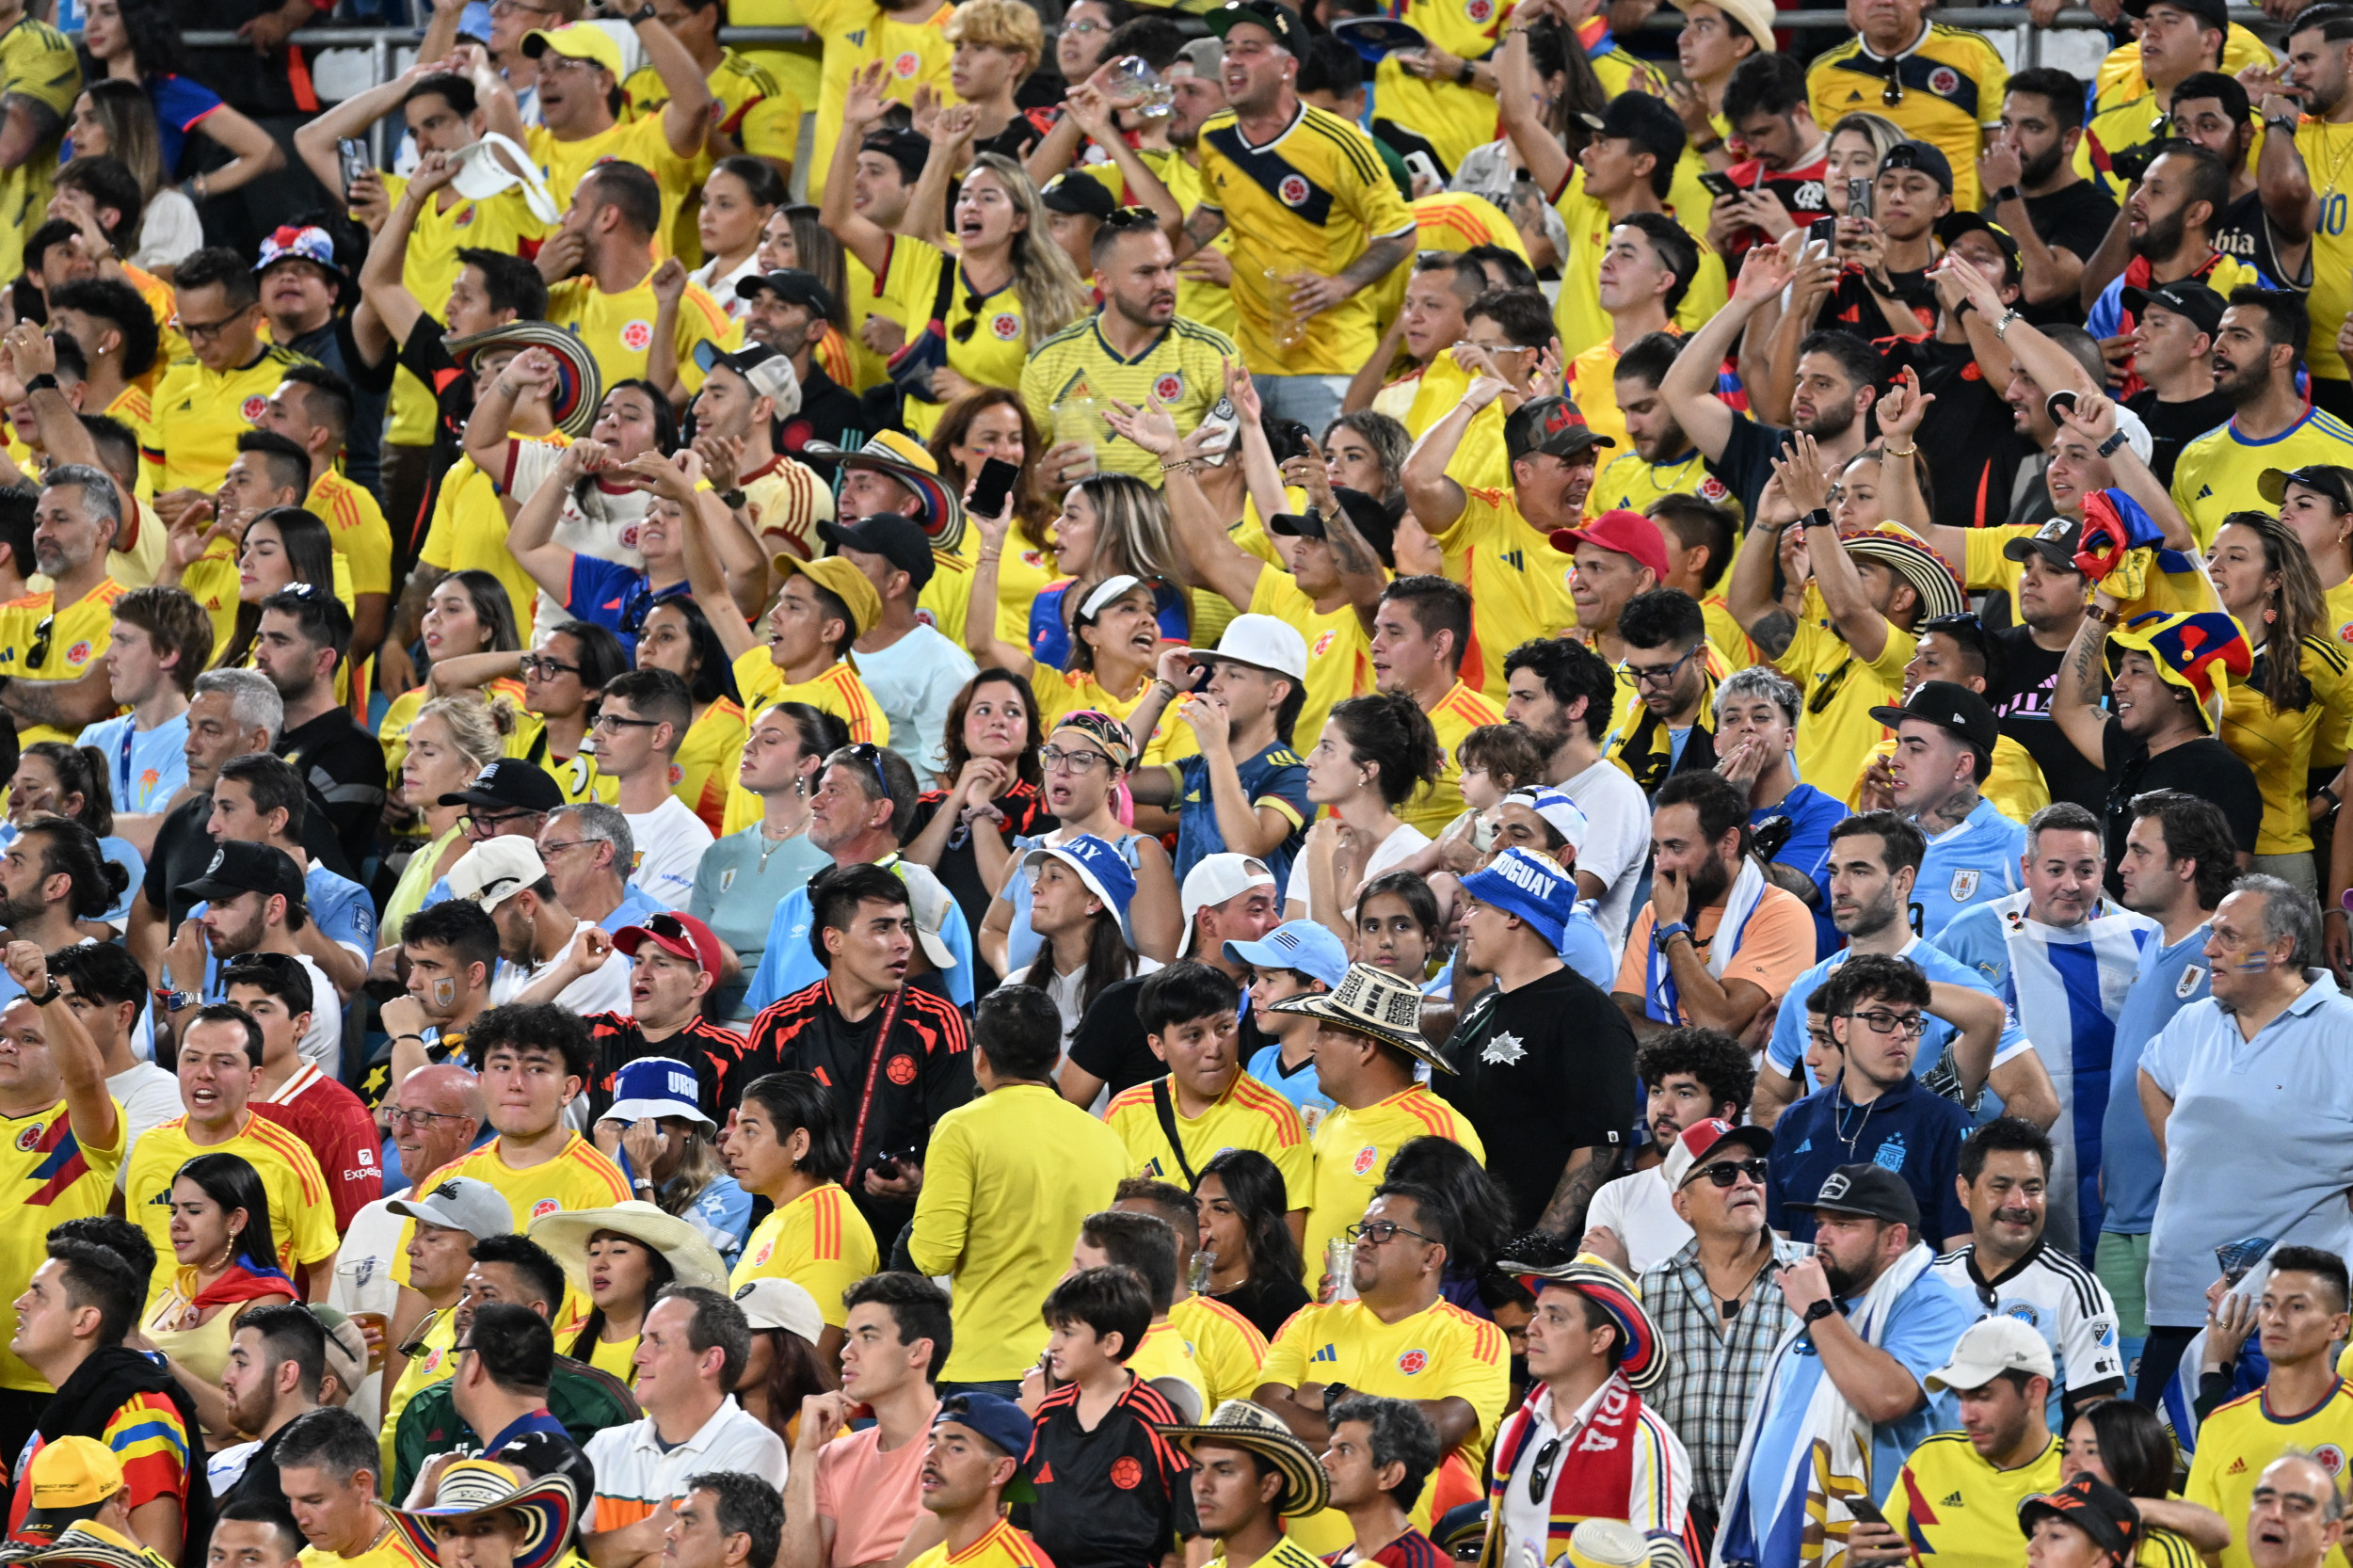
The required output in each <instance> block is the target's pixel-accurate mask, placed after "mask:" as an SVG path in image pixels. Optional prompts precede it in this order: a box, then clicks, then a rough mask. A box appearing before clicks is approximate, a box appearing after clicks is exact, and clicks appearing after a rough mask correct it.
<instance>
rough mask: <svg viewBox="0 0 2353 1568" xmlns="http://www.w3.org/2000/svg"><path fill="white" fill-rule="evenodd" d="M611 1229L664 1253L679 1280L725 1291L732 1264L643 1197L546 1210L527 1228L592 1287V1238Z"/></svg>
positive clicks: (573, 1277) (584, 1287)
mask: <svg viewBox="0 0 2353 1568" xmlns="http://www.w3.org/2000/svg"><path fill="white" fill-rule="evenodd" d="M600 1230H610V1231H614V1232H616V1233H617V1234H619V1235H622V1236H626V1237H629V1238H630V1239H631V1240H634V1241H639V1242H642V1243H644V1244H645V1245H646V1246H648V1247H650V1248H652V1249H653V1250H654V1251H655V1252H658V1253H660V1254H661V1255H662V1256H663V1257H664V1260H665V1261H667V1262H668V1263H669V1265H670V1272H672V1273H673V1274H675V1275H676V1276H677V1277H678V1283H679V1284H680V1285H699V1286H701V1287H702V1288H704V1289H706V1290H716V1291H719V1292H720V1293H721V1294H725V1293H726V1291H727V1288H728V1266H727V1264H726V1263H725V1262H724V1261H722V1260H721V1258H720V1256H719V1254H718V1250H717V1249H716V1248H714V1247H712V1244H711V1243H710V1242H709V1241H706V1240H703V1238H702V1233H701V1232H699V1231H697V1230H696V1228H695V1227H694V1226H693V1225H690V1224H687V1223H686V1222H685V1221H684V1220H681V1219H680V1218H679V1217H678V1216H677V1215H675V1214H669V1213H665V1212H664V1211H663V1210H662V1209H660V1208H655V1207H654V1206H653V1205H652V1204H649V1203H647V1202H646V1201H644V1200H643V1199H641V1198H630V1199H628V1200H626V1201H624V1202H621V1203H616V1204H614V1205H613V1206H612V1207H611V1208H574V1209H566V1210H559V1211H558V1212H556V1213H553V1214H546V1215H542V1216H540V1217H539V1218H538V1219H536V1220H534V1221H532V1222H531V1229H530V1230H529V1231H528V1232H527V1233H526V1234H528V1235H529V1236H530V1238H531V1239H532V1240H534V1241H536V1242H538V1243H539V1245H541V1246H543V1247H545V1248H546V1249H547V1250H548V1251H549V1252H550V1253H552V1254H553V1255H554V1256H555V1260H556V1261H557V1262H558V1263H560V1264H562V1265H563V1266H564V1277H565V1278H567V1279H568V1280H570V1281H571V1282H572V1283H573V1284H574V1285H576V1286H578V1287H579V1288H580V1291H581V1294H583V1295H586V1294H587V1292H588V1239H589V1238H590V1237H591V1236H594V1235H595V1234H596V1233H597V1232H598V1231H600Z"/></svg>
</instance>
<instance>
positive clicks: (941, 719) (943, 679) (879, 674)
mask: <svg viewBox="0 0 2353 1568" xmlns="http://www.w3.org/2000/svg"><path fill="white" fill-rule="evenodd" d="M979 668H980V666H979V665H978V664H974V663H973V662H972V656H971V655H970V654H968V653H967V652H965V651H964V649H962V648H958V647H957V646H956V645H955V644H954V643H952V642H950V641H949V640H948V639H947V638H946V637H944V636H942V635H941V634H940V632H938V630H937V629H936V628H934V627H929V626H918V627H917V628H916V629H915V630H914V631H912V632H908V633H907V634H906V635H905V636H904V637H902V638H900V639H899V640H898V641H897V642H895V643H892V644H891V645H890V646H889V647H888V648H882V649H880V650H878V651H876V652H873V653H868V652H866V651H865V650H864V649H860V650H859V652H858V655H857V678H858V679H859V680H863V681H864V682H866V689H867V690H868V691H870V692H872V693H873V694H874V701H875V703H876V704H877V705H879V706H880V707H881V709H882V711H883V717H885V718H887V719H888V720H889V721H890V742H891V745H892V747H893V748H894V749H895V750H897V752H898V753H899V755H900V756H902V757H904V758H905V759H906V760H907V761H908V763H909V764H910V765H911V766H912V767H913V768H914V769H915V776H916V777H917V778H918V779H920V780H921V781H922V785H923V787H924V788H925V789H927V790H928V789H931V788H933V787H934V786H935V785H936V783H937V782H938V778H939V770H940V769H941V768H942V767H945V766H946V765H947V760H948V758H947V752H946V751H945V749H944V747H945V744H946V742H947V738H948V706H949V704H951V703H952V702H954V701H955V699H956V694H957V693H958V692H960V691H962V690H963V689H964V684H965V682H966V681H968V680H971V679H972V677H973V674H974V673H975V672H976V671H977V670H978V669H979Z"/></svg>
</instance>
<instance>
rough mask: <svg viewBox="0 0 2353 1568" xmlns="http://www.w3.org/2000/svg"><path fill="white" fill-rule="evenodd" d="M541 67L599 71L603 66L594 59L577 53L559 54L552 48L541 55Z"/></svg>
mask: <svg viewBox="0 0 2353 1568" xmlns="http://www.w3.org/2000/svg"><path fill="white" fill-rule="evenodd" d="M539 69H540V70H542V71H598V70H601V69H602V68H601V67H600V66H599V65H598V64H597V62H596V61H594V60H585V59H582V58H581V57H580V56H577V55H559V54H557V53H556V52H555V51H554V50H552V49H551V50H549V51H548V52H547V53H546V54H544V55H542V56H539Z"/></svg>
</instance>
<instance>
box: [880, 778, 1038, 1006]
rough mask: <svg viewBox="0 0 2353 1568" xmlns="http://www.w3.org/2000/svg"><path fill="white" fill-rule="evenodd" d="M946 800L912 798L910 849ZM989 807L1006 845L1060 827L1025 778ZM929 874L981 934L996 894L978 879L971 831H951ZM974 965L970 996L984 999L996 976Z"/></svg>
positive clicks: (933, 795)
mask: <svg viewBox="0 0 2353 1568" xmlns="http://www.w3.org/2000/svg"><path fill="white" fill-rule="evenodd" d="M948 797H949V792H948V791H946V790H926V791H924V792H923V793H921V794H920V795H918V796H917V797H916V800H915V821H914V822H913V823H911V824H908V826H907V831H906V839H905V840H904V841H905V842H907V843H910V844H911V843H913V842H915V840H918V839H920V838H921V837H922V836H923V834H924V831H925V830H926V829H927V828H929V827H930V826H931V825H932V820H933V819H934V818H935V817H936V816H938V815H939V812H940V808H942V807H943V806H946V805H947V804H948ZM990 804H992V805H994V806H995V807H996V808H997V809H998V810H1000V811H1001V812H1003V813H1004V814H1005V820H1004V822H1003V823H1002V824H1000V826H999V827H998V829H997V831H998V832H999V833H1000V834H1002V835H1003V836H1004V839H1005V841H1006V842H1007V843H1011V842H1012V841H1013V840H1014V839H1015V837H1016V836H1032V835H1036V834H1040V833H1050V832H1052V831H1053V830H1054V829H1055V828H1056V827H1058V826H1060V825H1061V824H1059V823H1058V822H1057V821H1056V820H1055V818H1054V815H1053V813H1052V812H1050V811H1048V810H1047V809H1046V797H1045V796H1044V795H1042V794H1040V793H1038V791H1037V786H1036V785H1034V784H1032V783H1031V782H1029V781H1028V780H1027V779H1016V780H1015V781H1014V786H1013V788H1012V789H1010V790H1007V791H1006V792H1004V793H1003V794H1001V795H999V796H998V797H997V798H996V800H994V801H992V802H991V803H990ZM955 809H956V810H957V811H959V812H960V811H962V810H963V807H962V806H961V805H959V806H957V807H956V808H955ZM932 870H933V871H934V872H936V873H937V875H938V877H939V881H940V885H941V886H942V887H944V888H947V889H948V892H949V895H950V896H951V897H952V898H953V899H954V900H955V901H956V907H957V908H959V909H961V910H963V911H964V919H965V923H966V924H968V925H969V926H970V927H971V928H972V929H973V930H975V931H978V930H980V929H981V922H982V921H983V920H986V919H988V906H989V904H991V903H993V902H994V901H995V900H996V897H997V895H996V894H995V893H994V892H993V891H991V890H990V888H989V886H988V884H987V883H986V882H985V881H984V880H983V879H982V876H981V862H980V859H979V857H978V856H975V855H974V854H973V851H972V830H971V829H970V828H968V827H967V826H965V825H964V824H961V823H959V824H956V825H955V826H954V827H953V828H951V829H950V830H949V833H948V847H947V848H946V849H943V850H941V851H940V853H939V864H938V865H936V866H935V867H933V868H932ZM974 962H975V963H976V964H977V965H978V966H979V968H977V970H976V971H975V974H974V980H973V991H972V994H973V995H974V996H981V997H984V996H986V995H988V993H989V992H991V991H993V990H995V989H996V988H997V985H998V982H999V979H1000V976H999V975H998V973H997V971H996V970H995V969H992V968H989V967H988V965H987V964H986V963H984V962H982V961H981V960H980V959H979V958H978V957H977V956H976V957H975V959H974Z"/></svg>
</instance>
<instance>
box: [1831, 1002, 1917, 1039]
mask: <svg viewBox="0 0 2353 1568" xmlns="http://www.w3.org/2000/svg"><path fill="white" fill-rule="evenodd" d="M1847 1016H1849V1018H1860V1019H1862V1020H1863V1021H1864V1022H1865V1024H1868V1025H1869V1026H1870V1029H1871V1032H1872V1033H1874V1034H1893V1035H1895V1036H1897V1038H1899V1039H1905V1040H1917V1039H1918V1038H1920V1036H1921V1035H1922V1034H1923V1033H1925V1032H1927V1030H1928V1027H1929V1020H1928V1019H1927V1018H1926V1017H1925V1016H1922V1015H1920V1014H1918V1013H1890V1012H1888V1011H1887V1010H1886V1009H1885V1008H1883V1007H1874V1008H1871V1009H1869V1010H1867V1011H1863V1010H1858V1011H1856V1012H1853V1013H1849V1014H1848V1015H1847Z"/></svg>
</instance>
